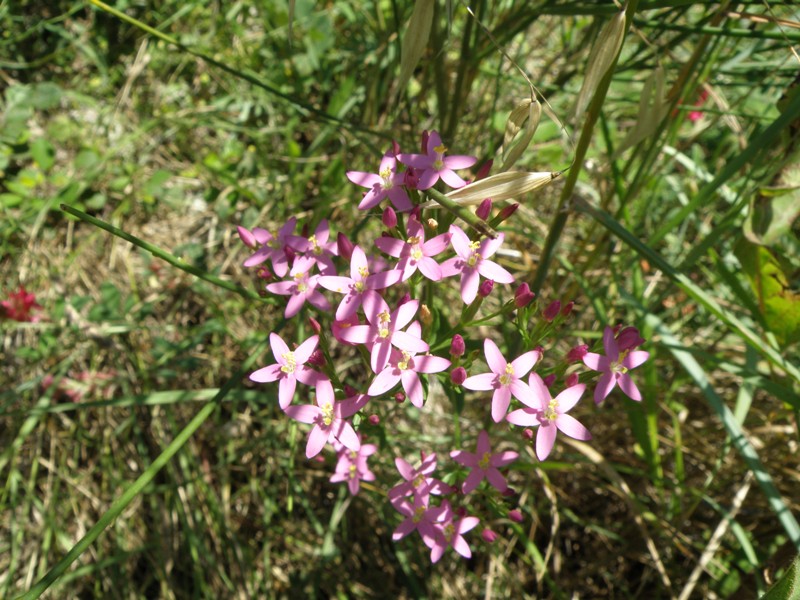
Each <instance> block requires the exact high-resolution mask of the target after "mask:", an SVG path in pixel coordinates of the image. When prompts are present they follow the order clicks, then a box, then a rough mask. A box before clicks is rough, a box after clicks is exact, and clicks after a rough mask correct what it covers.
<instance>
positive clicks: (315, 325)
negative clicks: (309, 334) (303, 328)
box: [308, 317, 322, 335]
mask: <svg viewBox="0 0 800 600" xmlns="http://www.w3.org/2000/svg"><path fill="white" fill-rule="evenodd" d="M308 326H309V327H311V331H313V332H314V333H316V334H317V335H319V334H320V332H321V331H322V325H320V324H319V321H317V320H316V319H315V318H314V317H308Z"/></svg>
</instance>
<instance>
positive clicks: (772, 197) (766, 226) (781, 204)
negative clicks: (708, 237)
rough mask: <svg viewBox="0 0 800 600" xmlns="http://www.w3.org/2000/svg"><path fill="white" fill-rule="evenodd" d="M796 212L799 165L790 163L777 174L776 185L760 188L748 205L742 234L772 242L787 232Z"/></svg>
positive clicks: (799, 204) (799, 202) (767, 243)
mask: <svg viewBox="0 0 800 600" xmlns="http://www.w3.org/2000/svg"><path fill="white" fill-rule="evenodd" d="M798 215H800V165H792V166H791V167H788V168H787V169H786V170H784V172H783V173H782V174H781V178H780V180H779V182H778V185H777V186H776V187H771V188H766V189H764V190H762V193H761V196H760V197H759V198H758V199H757V200H755V201H754V202H753V203H751V205H750V212H749V213H748V215H747V219H746V220H745V222H744V234H745V235H746V236H747V239H749V240H750V241H751V242H753V243H755V244H761V245H762V246H772V245H774V244H775V243H776V242H778V240H779V239H780V238H781V237H783V236H784V235H786V234H787V233H789V232H790V231H791V228H792V224H793V223H794V222H795V220H797V217H798Z"/></svg>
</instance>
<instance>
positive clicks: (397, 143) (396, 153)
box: [392, 140, 400, 156]
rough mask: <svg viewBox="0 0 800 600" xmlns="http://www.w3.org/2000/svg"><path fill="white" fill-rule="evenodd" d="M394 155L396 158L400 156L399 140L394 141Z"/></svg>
mask: <svg viewBox="0 0 800 600" xmlns="http://www.w3.org/2000/svg"><path fill="white" fill-rule="evenodd" d="M392 154H393V155H394V156H397V155H398V154H400V143H399V142H398V141H397V140H392Z"/></svg>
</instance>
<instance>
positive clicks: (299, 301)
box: [283, 296, 306, 319]
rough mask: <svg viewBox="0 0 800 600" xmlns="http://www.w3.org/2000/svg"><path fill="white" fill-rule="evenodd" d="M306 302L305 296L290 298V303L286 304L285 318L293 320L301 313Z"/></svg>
mask: <svg viewBox="0 0 800 600" xmlns="http://www.w3.org/2000/svg"><path fill="white" fill-rule="evenodd" d="M305 302H306V299H305V297H304V296H292V297H290V298H289V301H288V302H287V303H286V311H285V312H284V313H283V316H284V318H286V319H291V318H292V317H293V316H295V315H296V314H297V313H299V312H300V309H301V308H303V304H305Z"/></svg>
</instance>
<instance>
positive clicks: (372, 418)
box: [367, 415, 381, 425]
mask: <svg viewBox="0 0 800 600" xmlns="http://www.w3.org/2000/svg"><path fill="white" fill-rule="evenodd" d="M367 420H368V421H369V424H370V425H379V424H380V422H381V418H380V417H379V416H378V415H370V416H369V418H368V419H367Z"/></svg>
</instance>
